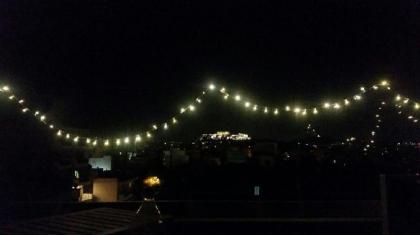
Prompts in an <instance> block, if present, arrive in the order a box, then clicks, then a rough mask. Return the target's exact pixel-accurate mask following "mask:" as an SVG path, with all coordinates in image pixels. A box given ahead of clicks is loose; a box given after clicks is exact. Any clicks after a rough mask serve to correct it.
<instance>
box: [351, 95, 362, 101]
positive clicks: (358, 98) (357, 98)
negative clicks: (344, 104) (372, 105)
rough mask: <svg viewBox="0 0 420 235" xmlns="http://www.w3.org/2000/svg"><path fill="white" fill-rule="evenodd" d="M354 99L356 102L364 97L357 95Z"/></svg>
mask: <svg viewBox="0 0 420 235" xmlns="http://www.w3.org/2000/svg"><path fill="white" fill-rule="evenodd" d="M353 99H354V100H361V99H362V96H361V95H355V96H353Z"/></svg>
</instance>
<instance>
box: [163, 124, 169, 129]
mask: <svg viewBox="0 0 420 235" xmlns="http://www.w3.org/2000/svg"><path fill="white" fill-rule="evenodd" d="M163 129H164V130H167V129H168V123H166V122H165V123H164V124H163Z"/></svg>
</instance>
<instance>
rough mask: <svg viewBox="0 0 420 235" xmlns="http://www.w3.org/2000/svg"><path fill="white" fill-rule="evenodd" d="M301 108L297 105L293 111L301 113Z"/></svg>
mask: <svg viewBox="0 0 420 235" xmlns="http://www.w3.org/2000/svg"><path fill="white" fill-rule="evenodd" d="M300 110H301V109H300V108H299V107H295V108H294V109H293V112H294V113H299V112H300Z"/></svg>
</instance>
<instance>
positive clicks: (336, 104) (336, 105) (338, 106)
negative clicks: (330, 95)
mask: <svg viewBox="0 0 420 235" xmlns="http://www.w3.org/2000/svg"><path fill="white" fill-rule="evenodd" d="M333 108H334V109H340V108H341V105H340V104H339V103H335V104H334V106H333Z"/></svg>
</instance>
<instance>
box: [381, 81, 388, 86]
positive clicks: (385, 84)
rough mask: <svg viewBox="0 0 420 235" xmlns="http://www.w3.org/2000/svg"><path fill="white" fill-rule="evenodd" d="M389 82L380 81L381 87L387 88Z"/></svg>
mask: <svg viewBox="0 0 420 235" xmlns="http://www.w3.org/2000/svg"><path fill="white" fill-rule="evenodd" d="M388 85H389V82H388V81H387V80H382V81H381V86H388Z"/></svg>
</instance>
